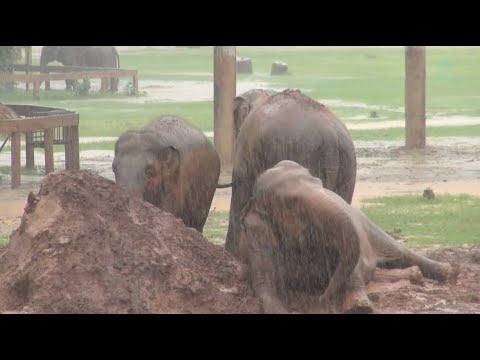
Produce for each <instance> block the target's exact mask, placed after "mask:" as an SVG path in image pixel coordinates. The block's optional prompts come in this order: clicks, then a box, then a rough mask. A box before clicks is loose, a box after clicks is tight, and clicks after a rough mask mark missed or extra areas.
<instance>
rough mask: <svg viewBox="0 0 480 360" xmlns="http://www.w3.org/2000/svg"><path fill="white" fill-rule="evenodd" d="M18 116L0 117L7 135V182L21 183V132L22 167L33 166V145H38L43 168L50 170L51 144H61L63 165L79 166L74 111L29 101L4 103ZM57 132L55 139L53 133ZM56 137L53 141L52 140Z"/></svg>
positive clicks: (52, 163) (15, 185) (51, 164)
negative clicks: (9, 166) (22, 137)
mask: <svg viewBox="0 0 480 360" xmlns="http://www.w3.org/2000/svg"><path fill="white" fill-rule="evenodd" d="M6 106H8V107H9V108H11V109H12V110H13V111H15V112H16V113H17V114H18V115H19V116H20V117H19V118H16V119H0V133H5V134H8V135H9V136H10V140H11V186H12V188H16V187H18V186H20V184H21V171H22V167H21V143H20V141H21V134H22V133H23V134H25V150H26V168H33V167H34V166H35V161H34V148H35V147H42V148H43V149H44V151H45V172H46V173H47V174H48V173H50V172H52V171H54V161H53V145H54V143H56V144H63V145H64V146H65V168H66V169H67V170H78V169H80V153H79V137H78V124H79V115H78V113H76V112H73V111H69V110H65V109H58V108H50V107H45V106H33V105H6ZM39 132H40V133H41V135H42V136H41V141H38V139H37V141H36V142H35V141H34V138H35V134H37V135H38V133H39ZM56 132H57V134H61V135H62V137H61V139H56V138H55V134H56ZM55 140H57V141H55Z"/></svg>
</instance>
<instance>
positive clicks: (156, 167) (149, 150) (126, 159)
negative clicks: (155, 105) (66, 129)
mask: <svg viewBox="0 0 480 360" xmlns="http://www.w3.org/2000/svg"><path fill="white" fill-rule="evenodd" d="M112 168H113V171H114V173H115V180H116V182H117V184H119V185H120V186H122V187H124V188H126V189H127V190H129V191H131V192H133V193H134V194H136V195H138V196H143V198H144V199H145V200H146V201H148V202H150V203H152V204H154V205H155V206H157V207H159V208H161V209H163V210H166V211H168V212H170V213H172V214H174V215H175V216H177V217H180V218H181V219H182V220H183V222H184V223H185V225H187V226H189V227H193V228H195V229H197V230H198V231H200V232H202V230H203V226H204V224H205V221H206V220H207V216H208V212H209V210H210V205H211V203H212V199H213V195H214V194H215V188H216V186H217V181H218V178H219V176H220V159H219V157H218V154H217V152H216V150H215V148H214V147H213V145H212V144H211V143H210V141H209V140H208V139H207V138H206V137H205V135H204V134H203V132H202V131H200V130H198V129H195V128H193V127H191V126H190V125H189V124H188V123H187V122H186V121H184V120H183V119H181V118H178V117H175V116H161V117H159V118H157V119H155V120H154V121H152V122H151V123H150V124H149V125H147V126H145V127H144V128H143V130H141V131H129V132H126V133H125V134H123V135H122V136H120V138H119V139H118V140H117V142H116V143H115V158H114V160H113V164H112Z"/></svg>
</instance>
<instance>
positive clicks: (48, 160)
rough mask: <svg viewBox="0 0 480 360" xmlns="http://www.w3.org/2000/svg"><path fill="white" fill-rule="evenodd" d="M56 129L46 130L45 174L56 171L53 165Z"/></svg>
mask: <svg viewBox="0 0 480 360" xmlns="http://www.w3.org/2000/svg"><path fill="white" fill-rule="evenodd" d="M54 130H55V129H47V130H44V151H45V174H49V173H51V172H53V171H54V166H53V136H54Z"/></svg>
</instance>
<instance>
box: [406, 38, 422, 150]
mask: <svg viewBox="0 0 480 360" xmlns="http://www.w3.org/2000/svg"><path fill="white" fill-rule="evenodd" d="M425 75H426V66H425V46H407V47H406V48H405V146H406V147H407V149H417V148H423V147H425V143H426V120H425Z"/></svg>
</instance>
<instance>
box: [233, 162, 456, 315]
mask: <svg viewBox="0 0 480 360" xmlns="http://www.w3.org/2000/svg"><path fill="white" fill-rule="evenodd" d="M241 228H242V230H241V235H240V243H239V255H240V259H241V260H243V261H244V262H245V263H246V264H247V268H248V274H249V278H250V281H251V283H252V287H253V289H254V291H255V294H256V296H257V297H259V299H260V300H261V301H262V304H263V310H264V312H266V313H287V312H289V309H288V305H289V303H290V302H291V298H290V294H292V293H295V292H297V293H298V292H300V293H306V294H310V295H313V298H314V299H315V300H314V302H313V304H312V303H310V305H309V306H310V308H309V310H308V311H307V312H370V311H372V306H371V304H370V301H369V299H368V297H367V296H366V293H365V291H364V285H365V284H366V283H367V282H368V281H369V280H371V279H372V276H373V274H374V271H375V268H376V267H377V266H378V267H388V268H392V267H396V268H406V267H411V266H418V267H419V268H420V270H421V272H422V274H423V276H425V277H428V278H432V279H435V280H438V281H446V280H447V279H448V278H449V277H454V273H455V272H454V270H453V267H451V266H450V265H449V264H442V263H439V262H436V261H433V260H430V259H428V258H426V257H423V256H420V255H417V254H415V253H413V252H412V251H410V250H408V249H407V248H406V247H404V246H403V245H401V244H400V243H398V242H396V241H395V240H394V239H393V238H391V237H390V236H389V235H388V234H386V233H385V232H384V231H382V230H381V229H380V228H379V227H378V226H376V225H375V224H374V223H373V222H372V221H370V220H369V219H368V218H367V217H366V216H365V215H364V214H363V213H362V212H361V211H360V210H358V209H355V208H353V207H351V206H350V205H349V204H348V203H346V202H345V200H344V199H342V198H341V197H340V196H338V195H337V194H335V193H334V192H332V191H330V190H328V189H325V188H324V187H323V185H322V181H321V180H320V179H319V178H316V177H313V176H312V175H311V174H310V173H309V171H308V170H307V169H305V168H304V167H302V166H300V165H299V164H297V163H295V162H293V161H281V162H279V163H278V164H277V165H276V166H274V167H273V168H271V169H269V170H267V171H265V172H264V173H263V174H262V175H261V176H259V177H258V179H257V181H256V183H255V187H254V190H253V196H252V198H251V199H250V200H249V202H248V204H247V206H246V207H245V208H244V209H243V211H242V216H241Z"/></svg>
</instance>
